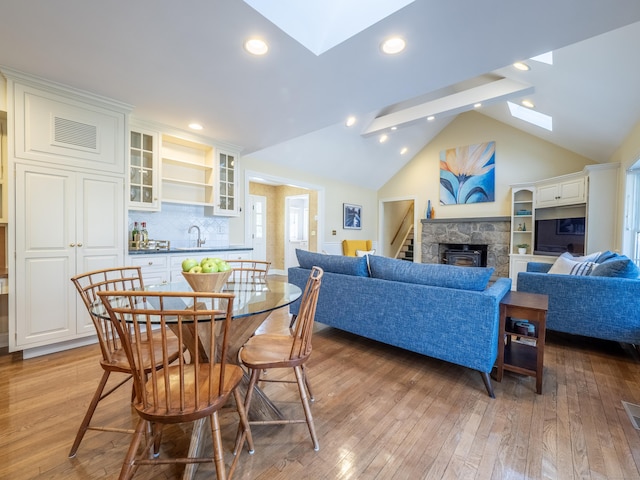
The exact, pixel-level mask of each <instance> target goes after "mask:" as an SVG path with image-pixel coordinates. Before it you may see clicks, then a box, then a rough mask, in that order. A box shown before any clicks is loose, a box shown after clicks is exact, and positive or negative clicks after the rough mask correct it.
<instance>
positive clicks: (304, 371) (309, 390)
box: [302, 364, 316, 402]
mask: <svg viewBox="0 0 640 480" xmlns="http://www.w3.org/2000/svg"><path fill="white" fill-rule="evenodd" d="M302 373H303V374H304V384H305V385H306V386H307V392H308V393H309V400H311V401H312V402H315V401H316V399H315V397H314V395H313V391H312V390H311V384H310V383H309V376H308V375H307V367H306V366H305V365H304V364H302Z"/></svg>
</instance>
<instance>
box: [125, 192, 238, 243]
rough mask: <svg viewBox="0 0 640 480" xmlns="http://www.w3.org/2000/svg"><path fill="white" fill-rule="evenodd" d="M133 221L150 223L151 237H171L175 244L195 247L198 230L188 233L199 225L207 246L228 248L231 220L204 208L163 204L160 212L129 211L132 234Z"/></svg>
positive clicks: (158, 238)
mask: <svg viewBox="0 0 640 480" xmlns="http://www.w3.org/2000/svg"><path fill="white" fill-rule="evenodd" d="M133 222H138V225H140V223H142V222H147V231H148V232H149V239H150V240H170V241H171V246H172V247H194V246H195V245H196V240H197V238H198V233H197V231H196V229H193V231H192V232H191V233H188V230H189V227H191V226H192V225H197V226H198V227H200V232H201V238H203V239H206V242H205V244H204V246H207V247H215V248H218V247H219V248H227V247H228V246H229V219H228V218H226V217H211V216H205V214H204V207H202V206H197V205H181V204H176V203H163V204H162V211H160V212H141V211H133V210H131V211H129V229H128V231H129V234H131V230H132V229H133Z"/></svg>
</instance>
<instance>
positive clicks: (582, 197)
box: [536, 173, 587, 208]
mask: <svg viewBox="0 0 640 480" xmlns="http://www.w3.org/2000/svg"><path fill="white" fill-rule="evenodd" d="M586 201H587V198H586V177H585V175H584V174H582V173H580V174H578V175H567V176H565V177H557V178H556V179H552V180H551V182H550V183H544V184H540V185H538V186H537V189H536V208H547V207H557V206H561V205H576V204H578V203H585V202H586Z"/></svg>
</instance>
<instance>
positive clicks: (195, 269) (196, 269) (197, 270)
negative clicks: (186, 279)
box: [189, 265, 202, 273]
mask: <svg viewBox="0 0 640 480" xmlns="http://www.w3.org/2000/svg"><path fill="white" fill-rule="evenodd" d="M189 273H202V267H201V266H200V265H195V266H193V267H191V269H190V270H189Z"/></svg>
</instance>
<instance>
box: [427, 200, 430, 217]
mask: <svg viewBox="0 0 640 480" xmlns="http://www.w3.org/2000/svg"><path fill="white" fill-rule="evenodd" d="M427 218H431V200H429V201H427Z"/></svg>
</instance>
